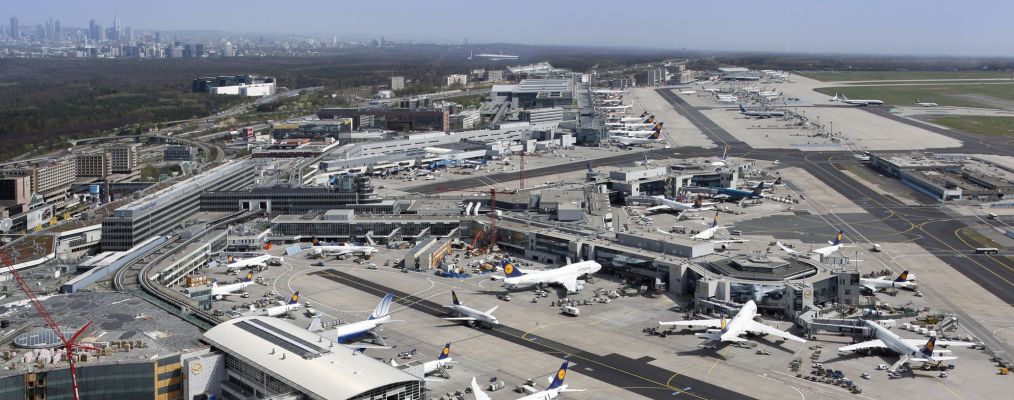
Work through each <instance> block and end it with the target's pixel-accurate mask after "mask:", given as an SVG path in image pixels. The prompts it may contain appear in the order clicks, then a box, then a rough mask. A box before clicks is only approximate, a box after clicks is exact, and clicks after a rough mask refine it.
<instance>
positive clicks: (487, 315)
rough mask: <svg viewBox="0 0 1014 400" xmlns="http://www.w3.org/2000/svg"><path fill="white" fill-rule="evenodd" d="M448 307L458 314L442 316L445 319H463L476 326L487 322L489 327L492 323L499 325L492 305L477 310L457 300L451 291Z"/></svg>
mask: <svg viewBox="0 0 1014 400" xmlns="http://www.w3.org/2000/svg"><path fill="white" fill-rule="evenodd" d="M447 307H450V308H451V309H452V310H454V312H455V313H456V314H457V315H458V316H457V317H449V318H444V319H445V320H447V321H465V323H467V324H468V325H469V326H478V325H480V324H483V323H485V324H487V325H488V326H489V327H490V328H492V327H493V325H500V320H498V319H496V317H494V316H493V312H494V311H496V309H497V307H499V306H494V307H493V308H490V309H489V310H486V311H479V310H476V309H474V308H471V307H467V306H465V305H464V304H461V302H460V301H458V294H457V293H454V291H453V290H452V291H451V305H449V306H447Z"/></svg>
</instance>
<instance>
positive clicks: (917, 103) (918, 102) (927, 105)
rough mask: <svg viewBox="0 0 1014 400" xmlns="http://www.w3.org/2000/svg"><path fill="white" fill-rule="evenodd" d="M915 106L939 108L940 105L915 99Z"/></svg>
mask: <svg viewBox="0 0 1014 400" xmlns="http://www.w3.org/2000/svg"><path fill="white" fill-rule="evenodd" d="M915 105H917V106H923V107H937V106H939V104H937V103H927V102H922V101H919V99H915Z"/></svg>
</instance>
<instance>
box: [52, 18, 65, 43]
mask: <svg viewBox="0 0 1014 400" xmlns="http://www.w3.org/2000/svg"><path fill="white" fill-rule="evenodd" d="M53 40H63V27H62V26H60V20H56V22H54V23H53Z"/></svg>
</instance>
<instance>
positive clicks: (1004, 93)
mask: <svg viewBox="0 0 1014 400" xmlns="http://www.w3.org/2000/svg"><path fill="white" fill-rule="evenodd" d="M816 91H818V92H820V93H823V94H826V95H829V96H834V94H835V93H836V92H840V93H844V94H845V96H848V97H849V98H853V99H879V100H883V101H884V102H885V103H887V104H888V105H898V106H911V105H914V104H913V103H915V99H919V100H921V101H924V102H933V103H937V104H940V105H941V106H954V107H978V108H997V109H1014V84H963V85H918V86H915V85H913V86H845V87H841V86H839V87H825V88H818V89H816Z"/></svg>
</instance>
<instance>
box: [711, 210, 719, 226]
mask: <svg viewBox="0 0 1014 400" xmlns="http://www.w3.org/2000/svg"><path fill="white" fill-rule="evenodd" d="M711 227H712V228H717V227H718V211H715V218H714V219H712V220H711Z"/></svg>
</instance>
